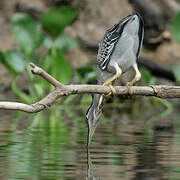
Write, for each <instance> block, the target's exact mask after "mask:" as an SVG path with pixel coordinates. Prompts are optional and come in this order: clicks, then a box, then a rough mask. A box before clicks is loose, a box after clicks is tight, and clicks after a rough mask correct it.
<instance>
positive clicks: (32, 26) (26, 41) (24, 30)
mask: <svg viewBox="0 0 180 180" xmlns="http://www.w3.org/2000/svg"><path fill="white" fill-rule="evenodd" d="M12 30H13V33H14V35H15V38H16V40H17V43H18V45H19V47H20V48H21V50H22V51H23V52H24V53H25V54H26V55H30V54H31V53H32V52H33V51H34V50H35V49H36V48H38V47H39V46H40V45H41V44H42V42H43V39H44V34H43V32H42V30H41V25H40V24H39V23H37V22H36V21H35V20H34V19H32V18H31V17H29V16H27V15H25V14H23V13H16V14H15V15H14V16H13V18H12Z"/></svg>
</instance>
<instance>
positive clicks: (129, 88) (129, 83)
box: [126, 82, 133, 94]
mask: <svg viewBox="0 0 180 180" xmlns="http://www.w3.org/2000/svg"><path fill="white" fill-rule="evenodd" d="M126 86H127V88H128V94H132V89H131V87H132V86H133V83H131V82H128V83H127V84H126Z"/></svg>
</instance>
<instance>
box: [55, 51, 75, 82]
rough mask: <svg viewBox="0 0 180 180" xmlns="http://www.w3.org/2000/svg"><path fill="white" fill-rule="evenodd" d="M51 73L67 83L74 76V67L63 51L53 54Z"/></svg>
mask: <svg viewBox="0 0 180 180" xmlns="http://www.w3.org/2000/svg"><path fill="white" fill-rule="evenodd" d="M51 71H52V72H51V73H52V75H53V77H55V78H56V79H57V80H59V81H60V82H61V83H64V84H67V83H68V82H69V81H70V80H71V78H72V68H71V65H70V64H69V63H68V61H67V59H66V58H65V56H64V54H63V53H62V52H61V51H58V50H57V51H56V55H55V56H53V62H52V67H51Z"/></svg>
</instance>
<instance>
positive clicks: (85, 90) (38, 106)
mask: <svg viewBox="0 0 180 180" xmlns="http://www.w3.org/2000/svg"><path fill="white" fill-rule="evenodd" d="M30 66H31V68H32V72H33V74H35V75H40V76H41V77H42V78H44V79H45V80H47V81H48V82H49V83H51V84H52V85H53V86H55V89H54V90H53V91H52V92H50V93H49V94H48V95H47V96H45V97H44V98H43V99H42V100H40V101H38V102H36V103H34V104H30V105H28V104H23V103H17V102H0V109H9V110H19V111H24V112H29V113H35V112H39V111H41V110H43V109H45V108H46V107H49V106H51V105H52V104H53V103H54V102H55V101H56V100H57V99H59V98H60V97H62V96H69V95H72V94H92V93H97V94H108V93H109V92H110V91H111V90H110V88H109V87H107V86H102V85H63V84H61V83H60V82H58V81H57V80H56V79H54V78H53V77H52V76H51V75H49V74H48V73H47V72H45V71H44V70H43V69H41V68H39V67H38V66H36V65H35V64H32V63H31V64H30ZM114 88H115V90H116V93H115V94H116V95H127V94H128V87H126V86H114ZM131 95H142V96H156V97H160V98H180V86H166V85H153V86H133V87H132V88H131Z"/></svg>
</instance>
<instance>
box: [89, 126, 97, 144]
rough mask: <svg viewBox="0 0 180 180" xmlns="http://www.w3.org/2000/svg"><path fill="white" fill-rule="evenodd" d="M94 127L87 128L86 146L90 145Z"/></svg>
mask: <svg viewBox="0 0 180 180" xmlns="http://www.w3.org/2000/svg"><path fill="white" fill-rule="evenodd" d="M95 129H96V128H95V127H90V126H89V132H88V146H89V145H90V144H91V140H92V137H93V135H94V131H95Z"/></svg>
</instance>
